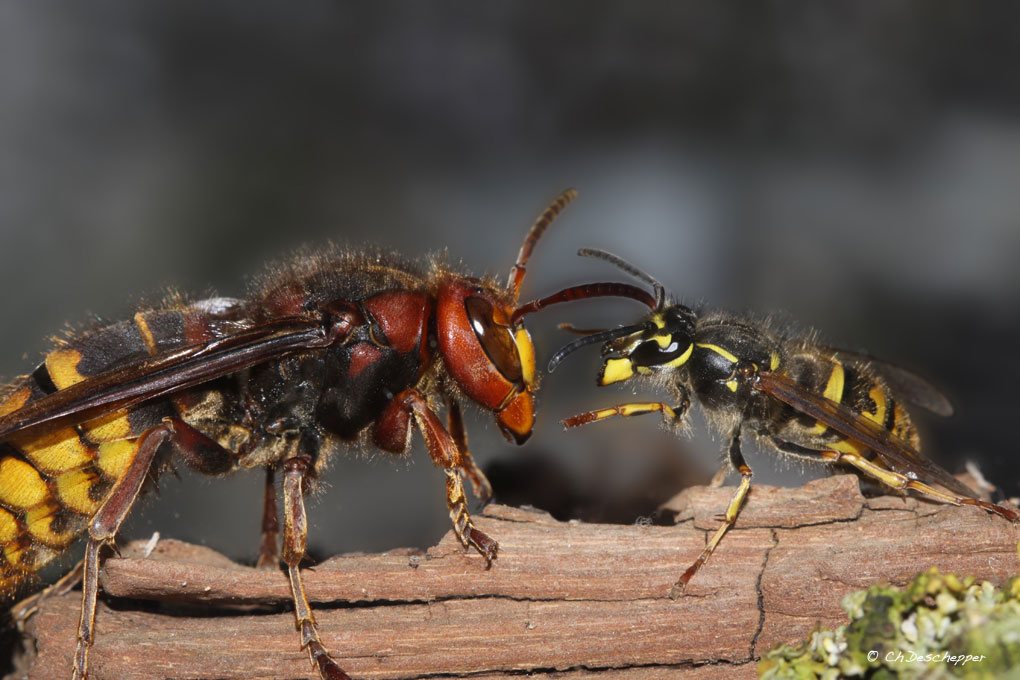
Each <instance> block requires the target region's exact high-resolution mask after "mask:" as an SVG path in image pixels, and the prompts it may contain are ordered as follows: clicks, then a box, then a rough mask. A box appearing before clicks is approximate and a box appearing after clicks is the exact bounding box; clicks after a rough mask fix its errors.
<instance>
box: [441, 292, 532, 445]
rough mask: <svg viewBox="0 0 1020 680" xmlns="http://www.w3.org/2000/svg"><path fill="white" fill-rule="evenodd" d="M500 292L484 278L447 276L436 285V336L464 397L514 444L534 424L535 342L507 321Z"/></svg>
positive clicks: (509, 307)
mask: <svg viewBox="0 0 1020 680" xmlns="http://www.w3.org/2000/svg"><path fill="white" fill-rule="evenodd" d="M506 298H507V296H506V293H505V291H503V290H501V289H499V288H497V287H496V286H493V285H491V284H488V283H486V282H484V281H481V280H479V279H474V278H467V277H450V278H449V279H447V280H445V281H443V282H442V283H441V284H440V287H439V295H438V300H437V305H436V338H437V341H438V345H439V353H440V355H441V356H442V358H443V363H444V364H445V365H446V369H447V371H448V372H449V374H450V376H451V377H452V378H453V379H454V381H456V383H457V385H458V386H459V387H460V389H461V390H462V391H463V392H464V394H466V395H467V396H468V397H470V398H471V399H473V400H474V401H476V402H477V403H478V404H480V405H481V406H483V407H484V408H486V409H488V410H490V411H492V412H493V413H495V415H496V423H497V424H498V425H499V428H500V430H501V431H502V432H503V434H504V436H506V437H507V439H512V440H513V441H516V442H517V443H518V444H521V443H523V442H524V441H525V440H527V438H528V437H529V436H531V430H532V428H533V427H534V424H535V398H534V391H535V347H534V345H533V344H532V342H531V336H530V335H528V331H527V330H525V329H524V326H523V325H522V324H520V323H519V322H517V323H514V322H512V321H511V318H512V316H513V306H512V302H511V301H509V300H507V299H506Z"/></svg>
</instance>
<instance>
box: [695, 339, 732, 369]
mask: <svg viewBox="0 0 1020 680" xmlns="http://www.w3.org/2000/svg"><path fill="white" fill-rule="evenodd" d="M697 345H698V347H701V348H703V349H707V350H710V351H712V352H715V353H716V354H718V355H719V356H721V357H723V358H724V359H726V360H727V361H729V362H730V363H734V364H735V363H737V362H738V361H740V359H738V358H737V357H736V356H735V355H734V354H733V353H731V352H729V351H728V350H725V349H723V348H722V347H720V346H719V345H713V344H711V343H707V342H699V343H697Z"/></svg>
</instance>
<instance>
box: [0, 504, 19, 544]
mask: <svg viewBox="0 0 1020 680" xmlns="http://www.w3.org/2000/svg"><path fill="white" fill-rule="evenodd" d="M17 537H18V522H17V520H15V519H14V515H12V514H11V513H9V512H7V511H6V510H4V509H3V508H0V543H10V542H11V541H13V540H14V539H15V538H17Z"/></svg>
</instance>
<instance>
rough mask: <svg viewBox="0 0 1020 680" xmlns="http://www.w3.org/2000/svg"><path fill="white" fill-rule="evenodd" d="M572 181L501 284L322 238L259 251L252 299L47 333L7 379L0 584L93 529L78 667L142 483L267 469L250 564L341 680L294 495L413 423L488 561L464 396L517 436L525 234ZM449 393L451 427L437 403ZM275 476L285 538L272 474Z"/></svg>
mask: <svg viewBox="0 0 1020 680" xmlns="http://www.w3.org/2000/svg"><path fill="white" fill-rule="evenodd" d="M574 196H576V192H575V191H574V190H568V191H566V192H564V193H563V194H562V195H560V196H559V197H558V198H557V199H556V200H555V201H554V202H553V203H552V204H551V205H550V206H549V208H548V209H546V211H545V212H544V213H543V214H542V215H541V216H540V217H539V218H538V220H537V221H536V222H535V223H534V225H533V226H532V227H531V230H530V231H529V232H528V235H527V237H526V239H525V241H524V245H523V246H522V247H521V250H520V253H519V255H518V257H517V261H516V262H515V264H514V265H513V268H512V269H511V272H510V280H509V282H508V283H507V284H506V285H503V284H500V283H497V282H496V281H494V280H492V279H487V278H486V279H483V278H474V277H471V276H468V275H466V274H464V273H461V272H458V271H456V270H454V269H452V268H450V267H447V266H445V265H441V264H437V263H436V262H435V261H429V262H427V263H414V262H410V261H404V260H401V259H399V258H398V257H396V256H394V255H384V254H369V253H364V252H352V251H348V250H344V249H340V248H331V249H328V250H327V251H325V252H321V253H318V254H314V255H304V256H301V257H297V258H294V259H292V260H291V261H289V262H286V263H284V264H282V265H278V266H275V267H271V268H270V269H269V271H268V273H267V274H265V275H264V276H263V277H262V278H261V279H260V280H259V281H258V282H257V283H256V285H255V286H254V289H253V290H252V292H251V294H250V295H249V296H248V297H246V298H244V299H233V298H212V299H205V300H199V301H197V302H186V301H183V300H182V299H180V298H175V299H172V300H170V301H168V302H167V303H166V304H165V305H164V306H162V307H160V308H155V309H143V310H140V311H138V312H137V313H136V314H135V315H134V317H133V318H132V319H130V320H127V321H123V322H120V323H114V324H111V325H107V326H104V327H101V328H97V329H94V330H90V331H87V332H84V333H79V334H72V335H71V336H69V337H67V338H64V339H62V340H60V341H59V343H58V346H57V347H56V348H55V349H53V350H52V351H50V352H49V353H48V354H47V355H46V357H45V359H44V361H43V362H42V363H41V364H40V365H39V366H38V367H37V368H36V369H35V370H34V371H32V373H31V374H29V375H27V376H24V377H22V378H20V379H18V380H16V381H14V382H13V383H11V384H9V385H8V386H6V388H4V390H3V392H2V395H0V397H2V398H0V449H2V450H0V553H2V556H0V589H2V592H3V593H5V594H11V593H13V592H14V590H15V588H16V587H17V585H18V584H19V583H21V582H23V581H25V580H26V579H27V578H29V577H30V576H32V575H33V574H34V573H35V572H37V571H38V570H39V569H40V568H41V567H42V566H43V565H45V564H46V563H47V562H49V561H51V560H52V559H53V558H55V557H56V556H57V555H58V554H60V553H61V552H62V551H64V550H65V549H66V548H67V547H68V546H69V545H70V543H71V542H72V541H73V540H74V539H75V538H76V537H78V536H79V535H81V534H82V533H85V532H87V533H88V542H87V546H86V549H85V559H84V563H83V564H84V567H83V572H82V573H83V576H82V580H83V586H82V590H83V596H82V609H81V621H80V625H79V630H78V642H77V646H76V649H75V653H74V659H73V662H72V672H71V676H72V678H74V679H76V680H80V679H83V678H85V677H87V675H88V654H89V648H90V646H91V644H92V641H93V639H94V627H95V626H94V624H95V609H96V597H97V590H98V578H99V564H100V561H99V558H100V550H101V548H102V547H103V546H104V545H106V544H110V543H112V542H113V541H114V539H115V537H116V535H117V531H118V529H119V528H120V526H121V523H122V522H123V521H124V519H125V517H126V516H127V514H128V511H129V510H130V509H131V506H132V505H133V503H134V501H135V499H136V497H137V496H138V494H139V492H140V491H142V489H143V486H144V482H145V480H146V479H147V478H149V477H150V476H153V477H154V476H155V473H157V472H158V471H159V470H161V469H163V468H165V467H167V466H168V465H169V464H170V463H171V462H173V461H176V460H180V461H183V462H184V463H185V464H187V465H188V466H190V467H192V468H194V469H196V470H198V471H200V472H203V473H207V474H214V475H219V474H225V473H227V472H231V471H234V470H236V469H239V468H255V467H261V468H264V469H265V470H266V493H265V501H264V512H263V524H262V529H263V540H262V546H261V549H260V554H259V565H261V566H266V567H271V568H276V567H278V566H279V562H280V558H281V557H282V560H283V563H284V564H285V565H286V568H287V575H288V577H289V579H290V584H291V589H292V591H293V595H294V607H295V614H296V617H297V627H298V629H299V631H300V636H301V647H302V648H303V649H305V650H306V651H307V652H308V654H309V657H310V659H311V662H312V665H313V666H314V667H315V668H317V670H318V673H319V675H320V676H321V677H322V678H324V679H326V680H349V676H348V675H347V674H346V673H345V672H344V671H343V670H341V668H340V666H339V665H338V664H337V663H336V662H335V661H334V660H333V659H332V658H331V657H330V655H329V652H328V651H327V650H326V648H325V646H324V645H323V644H322V642H321V641H320V639H319V634H318V632H317V630H316V627H315V621H314V618H313V616H312V611H311V607H310V606H309V604H308V599H307V597H306V596H305V592H304V587H303V586H302V582H301V571H300V563H301V561H302V559H303V558H304V556H305V543H306V534H307V520H306V516H305V506H304V496H305V495H306V494H307V493H308V491H309V488H310V487H311V486H312V485H313V484H314V482H315V479H316V478H317V477H318V475H319V474H320V473H321V472H322V471H323V469H324V468H325V467H326V465H327V464H328V462H329V461H330V459H331V457H332V456H333V454H334V453H336V452H337V451H338V450H339V449H342V448H343V447H344V446H347V445H350V444H352V443H353V444H360V445H364V446H372V447H375V448H378V449H381V450H383V451H386V452H390V453H397V454H400V453H405V452H407V450H408V448H409V446H410V444H411V435H412V431H413V430H414V429H417V430H418V431H419V432H420V433H421V435H422V438H423V439H424V441H425V444H426V447H427V449H428V452H429V455H430V456H431V458H432V460H433V462H434V463H435V464H436V465H438V466H439V467H441V468H443V470H444V471H445V473H446V503H447V506H448V507H449V511H450V519H451V520H452V522H453V529H454V532H455V533H456V535H457V538H458V539H460V541H461V543H462V544H463V545H464V546H465V547H468V546H470V547H472V548H474V549H475V550H477V551H478V552H479V553H481V555H482V557H483V558H484V559H485V563H486V568H488V567H490V566H491V565H492V561H493V560H494V559H495V558H496V554H497V548H498V546H497V543H496V541H494V540H493V539H492V538H490V537H489V536H487V535H485V534H484V533H482V532H481V531H479V530H478V529H477V528H475V526H474V525H473V524H472V521H471V516H470V514H469V513H468V507H467V500H466V497H465V492H464V486H463V478H465V477H466V478H468V479H469V480H470V481H471V482H472V484H473V487H474V490H475V493H476V494H477V495H479V496H480V497H482V498H483V499H487V498H488V497H489V496H490V495H491V487H490V485H489V483H488V481H487V480H486V478H485V476H484V474H483V473H482V471H481V470H480V469H479V468H478V466H477V465H476V464H475V462H474V460H473V459H472V457H471V454H470V453H469V451H468V447H467V440H466V436H465V430H464V425H463V422H462V419H461V411H460V403H461V402H462V401H468V402H474V403H475V404H477V405H478V406H480V407H481V408H482V409H484V410H487V411H489V412H491V413H493V414H494V415H495V419H496V423H497V425H498V426H499V429H500V431H501V432H502V433H503V434H504V435H505V436H506V437H507V438H508V439H510V440H512V441H516V442H517V443H522V442H524V441H525V440H526V439H527V438H528V436H529V435H530V434H531V431H532V428H533V425H534V421H535V400H534V391H535V387H536V380H535V353H534V347H533V345H532V342H531V338H530V336H529V335H528V332H527V330H525V329H524V327H523V325H522V324H521V323H520V319H519V317H518V318H516V319H515V318H514V316H513V313H514V308H515V307H516V305H517V300H518V297H519V294H520V290H521V285H522V283H523V281H524V276H525V269H526V266H527V262H528V259H529V258H530V256H531V253H532V250H533V249H534V247H535V244H536V243H537V241H538V239H539V238H540V237H541V235H542V233H543V232H544V231H545V229H546V228H547V227H548V226H549V224H550V223H551V222H552V221H553V219H554V218H555V217H556V215H557V214H558V213H559V212H560V211H561V210H562V209H563V208H564V207H565V206H566V205H567V203H569V202H570V201H571V200H572V199H573V198H574ZM444 405H445V407H446V409H447V422H446V425H445V426H444V424H443V422H442V421H441V420H440V418H439V416H438V415H437V412H438V411H440V410H441V408H442V407H443V406H444ZM277 472H280V473H281V474H282V476H283V485H282V486H283V518H284V522H283V538H282V553H281V552H280V551H279V550H278V547H277V539H278V531H279V529H278V513H277V507H276V493H275V483H274V482H275V479H274V477H275V474H276V473H277Z"/></svg>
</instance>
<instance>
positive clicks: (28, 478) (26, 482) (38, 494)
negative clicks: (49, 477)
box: [0, 457, 48, 508]
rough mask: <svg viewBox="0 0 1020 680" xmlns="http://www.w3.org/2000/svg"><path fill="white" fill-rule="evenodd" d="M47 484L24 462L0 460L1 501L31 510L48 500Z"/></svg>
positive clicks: (11, 459) (13, 459) (8, 459)
mask: <svg viewBox="0 0 1020 680" xmlns="http://www.w3.org/2000/svg"><path fill="white" fill-rule="evenodd" d="M47 495H48V492H47V489H46V482H44V481H43V480H42V477H40V476H39V473H38V472H36V469H35V468H34V467H32V466H31V465H29V464H28V463H26V462H25V461H23V460H18V459H17V458H11V457H7V458H4V459H3V460H0V501H3V502H4V503H6V504H7V505H8V506H13V507H16V508H31V507H33V506H35V505H38V504H39V503H42V502H43V501H44V500H46V496H47Z"/></svg>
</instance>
